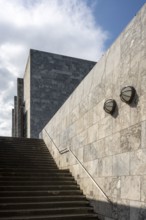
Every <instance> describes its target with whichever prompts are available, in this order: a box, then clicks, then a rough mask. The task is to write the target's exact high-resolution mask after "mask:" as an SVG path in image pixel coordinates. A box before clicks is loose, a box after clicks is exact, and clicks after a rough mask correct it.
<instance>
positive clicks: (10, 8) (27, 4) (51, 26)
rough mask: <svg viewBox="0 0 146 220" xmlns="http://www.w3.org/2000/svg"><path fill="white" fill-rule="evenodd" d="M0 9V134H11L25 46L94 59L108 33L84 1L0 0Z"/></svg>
mask: <svg viewBox="0 0 146 220" xmlns="http://www.w3.org/2000/svg"><path fill="white" fill-rule="evenodd" d="M93 2H94V3H95V1H93ZM0 9H1V12H0V33H1V35H0V51H1V53H0V80H1V81H0V135H11V108H12V103H13V96H14V95H16V77H23V73H24V69H25V65H26V60H27V56H28V53H29V49H30V48H33V49H38V50H44V51H48V52H53V53H59V54H64V55H69V56H74V57H79V58H84V59H89V60H98V59H99V57H100V56H101V54H102V53H103V51H104V43H105V40H106V39H107V37H108V34H107V32H106V31H104V30H103V29H102V28H101V27H100V26H99V25H97V24H96V22H95V18H94V17H93V13H92V7H89V6H87V3H86V0H36V1H34V0H13V1H10V0H0Z"/></svg>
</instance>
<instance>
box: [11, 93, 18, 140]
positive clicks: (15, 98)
mask: <svg viewBox="0 0 146 220" xmlns="http://www.w3.org/2000/svg"><path fill="white" fill-rule="evenodd" d="M13 116H14V121H12V123H13V124H12V127H13V128H14V131H13V132H12V133H13V134H14V137H17V96H14V112H13ZM13 116H12V117H13Z"/></svg>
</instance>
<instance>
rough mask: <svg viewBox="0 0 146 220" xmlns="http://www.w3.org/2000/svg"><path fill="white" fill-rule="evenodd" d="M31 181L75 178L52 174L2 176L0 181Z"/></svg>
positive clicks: (69, 179)
mask: <svg viewBox="0 0 146 220" xmlns="http://www.w3.org/2000/svg"><path fill="white" fill-rule="evenodd" d="M1 180H3V181H29V180H35V181H36V180H37V181H50V180H51V181H60V180H61V181H71V180H74V178H73V177H72V176H69V177H68V176H64V177H62V176H58V177H52V176H50V177H49V176H45V177H39V176H37V177H36V176H28V177H27V176H21V177H20V176H0V181H1Z"/></svg>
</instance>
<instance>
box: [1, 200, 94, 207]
mask: <svg viewBox="0 0 146 220" xmlns="http://www.w3.org/2000/svg"><path fill="white" fill-rule="evenodd" d="M78 206H79V207H89V206H90V204H89V202H88V201H87V200H86V199H85V198H84V199H83V200H79V201H78V200H72V201H64V200H63V201H51V202H42V201H35V202H29V201H28V202H21V201H19V202H17V201H16V202H13V203H12V202H7V203H0V210H18V209H29V208H32V209H39V208H54V207H55V208H59V207H60V208H61V207H78Z"/></svg>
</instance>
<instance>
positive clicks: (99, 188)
mask: <svg viewBox="0 0 146 220" xmlns="http://www.w3.org/2000/svg"><path fill="white" fill-rule="evenodd" d="M44 131H45V132H46V134H47V135H48V137H49V138H50V139H51V141H52V143H53V144H54V146H55V147H56V148H57V150H58V152H59V153H60V154H64V153H67V152H71V154H72V155H73V156H74V157H75V159H76V160H77V161H78V163H79V164H80V165H81V167H82V169H83V170H84V171H85V172H86V174H87V175H88V177H90V179H91V180H92V182H93V183H94V185H95V186H96V187H97V188H98V190H99V191H100V192H101V193H102V195H103V196H104V197H105V198H106V199H107V200H108V202H110V203H112V202H111V200H110V199H109V198H108V196H107V195H106V194H105V193H104V191H103V190H102V189H101V187H100V186H99V185H98V184H97V182H96V181H95V180H94V179H93V177H92V175H91V174H90V173H89V172H88V170H87V169H86V168H85V167H84V165H83V164H82V163H81V162H80V161H79V159H78V158H77V156H76V155H75V154H74V153H73V151H72V150H71V149H68V148H64V149H63V150H61V151H60V150H59V148H58V146H57V145H56V144H55V142H54V141H53V139H52V137H51V136H50V135H49V133H48V132H47V130H46V129H44Z"/></svg>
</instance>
